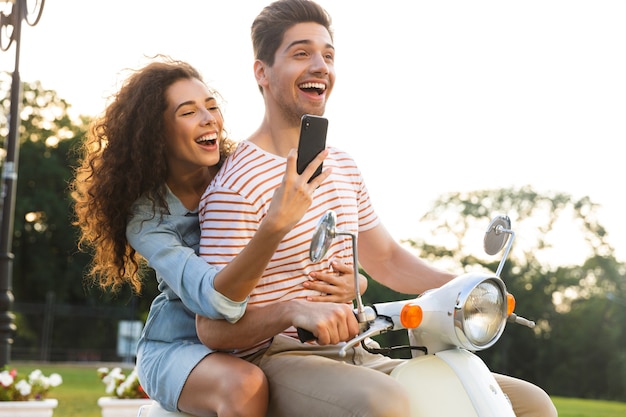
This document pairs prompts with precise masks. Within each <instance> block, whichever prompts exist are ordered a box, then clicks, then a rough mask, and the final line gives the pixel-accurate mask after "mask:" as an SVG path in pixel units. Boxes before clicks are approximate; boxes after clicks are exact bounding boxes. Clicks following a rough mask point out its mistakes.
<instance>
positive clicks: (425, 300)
mask: <svg viewBox="0 0 626 417" xmlns="http://www.w3.org/2000/svg"><path fill="white" fill-rule="evenodd" d="M336 223H337V219H336V215H335V213H334V212H333V211H328V212H327V213H326V214H325V215H324V216H323V217H322V218H321V219H320V221H319V223H318V226H317V228H316V230H315V233H314V235H313V239H312V241H311V248H310V252H309V256H310V258H311V260H312V261H314V262H318V261H320V260H321V259H322V258H323V257H324V255H325V254H326V252H327V251H328V249H329V247H330V245H331V244H332V241H333V239H335V238H336V237H337V236H339V235H345V236H350V237H351V239H352V248H353V253H352V256H353V258H354V265H358V258H357V238H356V235H355V234H353V233H348V232H343V231H340V230H337V227H336ZM509 236H511V239H509ZM514 238H515V234H514V233H513V231H512V230H511V221H510V219H509V218H508V217H507V216H497V217H496V218H494V219H493V220H492V221H491V223H490V224H489V227H488V229H487V231H486V233H485V238H484V247H485V251H486V252H487V253H488V254H489V255H495V254H497V253H498V252H500V251H501V250H502V249H503V248H505V246H506V248H505V252H504V256H503V258H502V260H501V261H500V264H499V265H498V269H497V271H496V273H495V274H492V273H475V272H474V273H467V274H463V275H460V276H458V277H456V278H455V279H453V280H452V281H450V282H448V283H447V284H445V285H443V286H441V287H440V288H436V289H432V290H429V291H426V292H424V293H423V294H421V295H419V296H418V297H417V298H413V299H409V300H403V301H393V302H388V303H378V304H373V305H372V306H363V302H362V300H361V296H360V291H359V279H358V268H355V273H354V280H355V290H356V291H355V292H356V298H355V299H356V308H355V315H356V317H357V319H358V321H359V325H360V327H361V332H360V334H359V335H358V336H357V337H355V338H354V339H352V340H350V341H348V342H346V343H345V344H344V346H343V347H342V349H341V351H340V355H346V354H347V351H348V349H350V348H352V347H353V346H356V345H357V344H359V343H361V344H362V346H363V347H364V348H365V349H366V350H369V351H372V349H370V348H369V347H367V345H366V344H365V343H363V342H364V341H365V340H366V339H368V338H370V337H372V336H376V335H379V334H382V333H386V332H389V331H395V330H401V329H407V330H408V334H409V343H410V346H406V348H408V349H411V352H412V358H411V359H408V360H407V361H406V362H405V363H403V364H402V365H400V366H398V367H397V368H396V369H395V370H394V371H393V372H392V373H391V376H392V377H393V378H395V379H397V380H398V381H399V382H400V383H401V384H402V385H403V386H404V387H405V388H406V390H407V391H408V393H409V396H410V398H411V416H412V417H433V416H437V417H515V414H514V413H513V409H512V407H511V403H510V402H509V400H508V398H507V397H506V395H505V394H504V393H503V392H502V390H501V389H500V386H499V385H498V383H497V382H496V380H495V379H494V377H493V375H492V373H491V371H490V370H489V368H488V367H487V366H486V365H485V363H484V362H483V361H482V360H481V359H480V358H479V357H478V356H476V355H475V354H474V353H473V352H476V351H480V350H484V349H487V348H489V347H491V346H493V345H494V344H495V343H496V342H497V341H498V339H499V338H500V336H501V335H502V332H503V331H504V328H505V326H506V322H507V321H509V322H515V323H518V324H522V325H524V326H528V327H530V328H532V327H534V325H535V323H533V322H532V321H529V320H526V319H524V318H522V317H518V316H517V315H515V314H514V313H513V310H514V307H515V299H514V298H513V297H512V296H511V295H510V294H508V293H507V291H506V286H505V284H504V282H503V281H502V279H501V278H500V272H501V271H502V267H503V266H504V262H505V260H506V257H507V256H508V253H509V251H510V249H511V245H512V244H513V240H514ZM507 242H508V243H507ZM298 334H299V336H300V339H301V340H303V341H306V340H310V339H313V338H314V336H313V335H312V334H311V333H309V332H307V331H305V330H302V329H298ZM396 349H398V347H394V350H396ZM384 351H385V350H383V352H384ZM374 352H378V351H376V350H374ZM175 416H177V417H181V416H189V415H188V414H184V413H170V412H167V411H165V410H163V409H162V408H161V407H160V406H159V405H158V404H157V403H156V402H155V403H154V404H153V405H150V406H143V407H141V409H140V410H139V414H138V417H175Z"/></svg>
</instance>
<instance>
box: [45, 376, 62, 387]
mask: <svg viewBox="0 0 626 417" xmlns="http://www.w3.org/2000/svg"><path fill="white" fill-rule="evenodd" d="M48 379H49V382H50V386H51V387H58V386H59V385H61V384H62V383H63V378H61V375H59V374H57V373H54V374H50V377H49V378H48Z"/></svg>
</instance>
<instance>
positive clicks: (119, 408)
mask: <svg viewBox="0 0 626 417" xmlns="http://www.w3.org/2000/svg"><path fill="white" fill-rule="evenodd" d="M152 402H153V401H152V400H151V399H149V398H124V399H123V398H115V397H100V398H98V405H99V406H100V409H101V410H102V417H137V413H138V412H139V408H141V406H142V405H150V404H152Z"/></svg>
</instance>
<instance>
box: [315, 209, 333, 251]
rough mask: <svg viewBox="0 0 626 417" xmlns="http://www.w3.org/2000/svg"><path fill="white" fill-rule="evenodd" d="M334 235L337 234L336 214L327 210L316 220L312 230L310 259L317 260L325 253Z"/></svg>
mask: <svg viewBox="0 0 626 417" xmlns="http://www.w3.org/2000/svg"><path fill="white" fill-rule="evenodd" d="M335 236H337V215H336V214H335V212H334V211H332V210H329V211H327V212H326V213H325V214H324V215H323V216H322V217H321V218H320V220H319V222H317V227H316V228H315V232H313V238H312V239H311V247H310V248H309V258H310V259H311V261H313V262H319V261H320V260H321V259H322V258H323V257H324V255H326V252H328V248H330V245H331V243H332V242H333V239H334V238H335Z"/></svg>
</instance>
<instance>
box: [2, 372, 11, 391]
mask: <svg viewBox="0 0 626 417" xmlns="http://www.w3.org/2000/svg"><path fill="white" fill-rule="evenodd" d="M13 381H14V379H13V376H11V374H10V373H9V371H2V372H0V385H2V386H3V387H9V386H11V385H12V384H13Z"/></svg>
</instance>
